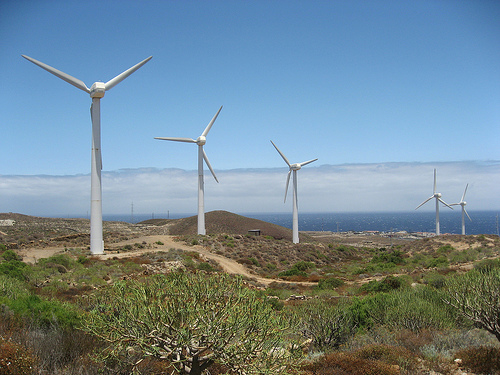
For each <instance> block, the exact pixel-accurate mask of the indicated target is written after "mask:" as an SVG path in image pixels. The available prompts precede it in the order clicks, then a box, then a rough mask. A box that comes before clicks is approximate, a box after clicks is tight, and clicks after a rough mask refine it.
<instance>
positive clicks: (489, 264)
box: [474, 259, 500, 273]
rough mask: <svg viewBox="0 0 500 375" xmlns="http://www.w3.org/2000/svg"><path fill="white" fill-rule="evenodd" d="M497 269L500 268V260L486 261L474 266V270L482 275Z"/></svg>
mask: <svg viewBox="0 0 500 375" xmlns="http://www.w3.org/2000/svg"><path fill="white" fill-rule="evenodd" d="M495 268H500V259H485V260H483V261H481V262H478V263H476V264H474V269H475V270H476V271H478V272H481V273H488V272H491V271H493V270H494V269H495Z"/></svg>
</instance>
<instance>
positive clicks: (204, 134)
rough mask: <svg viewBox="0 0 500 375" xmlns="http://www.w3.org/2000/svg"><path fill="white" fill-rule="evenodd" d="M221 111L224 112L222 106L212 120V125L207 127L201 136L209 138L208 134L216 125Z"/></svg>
mask: <svg viewBox="0 0 500 375" xmlns="http://www.w3.org/2000/svg"><path fill="white" fill-rule="evenodd" d="M221 110H222V106H220V108H219V110H218V111H217V113H216V114H215V116H214V117H213V118H212V121H210V123H209V124H208V125H207V127H206V128H205V130H204V131H203V133H201V135H202V136H203V137H206V136H207V134H208V132H209V131H210V129H211V128H212V125H213V124H214V122H215V120H216V119H217V116H219V113H220V111H221Z"/></svg>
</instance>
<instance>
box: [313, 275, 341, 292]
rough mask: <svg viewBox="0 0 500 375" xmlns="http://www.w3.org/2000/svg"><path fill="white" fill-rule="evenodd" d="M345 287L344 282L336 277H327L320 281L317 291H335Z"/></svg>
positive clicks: (316, 287)
mask: <svg viewBox="0 0 500 375" xmlns="http://www.w3.org/2000/svg"><path fill="white" fill-rule="evenodd" d="M342 285H344V281H343V280H340V279H337V278H335V277H326V278H324V279H321V280H319V281H318V285H316V286H315V289H318V290H325V289H335V288H338V287H340V286H342Z"/></svg>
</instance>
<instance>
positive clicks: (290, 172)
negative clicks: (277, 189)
mask: <svg viewBox="0 0 500 375" xmlns="http://www.w3.org/2000/svg"><path fill="white" fill-rule="evenodd" d="M291 174H292V170H291V169H290V170H288V175H287V176H286V187H285V200H284V201H283V203H285V202H286V194H287V193H288V185H289V184H290V175H291Z"/></svg>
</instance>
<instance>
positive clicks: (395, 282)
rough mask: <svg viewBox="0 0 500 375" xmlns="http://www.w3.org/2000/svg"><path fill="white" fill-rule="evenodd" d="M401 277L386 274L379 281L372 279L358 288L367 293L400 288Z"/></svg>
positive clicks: (401, 283)
mask: <svg viewBox="0 0 500 375" xmlns="http://www.w3.org/2000/svg"><path fill="white" fill-rule="evenodd" d="M401 280H402V279H401V278H400V277H396V276H387V277H384V278H383V279H382V280H380V281H376V280H372V281H370V282H368V283H366V284H363V285H362V286H361V287H360V288H359V290H360V291H362V292H368V293H378V292H390V291H391V290H396V289H399V288H401V286H402V285H403V282H402V281H401Z"/></svg>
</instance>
